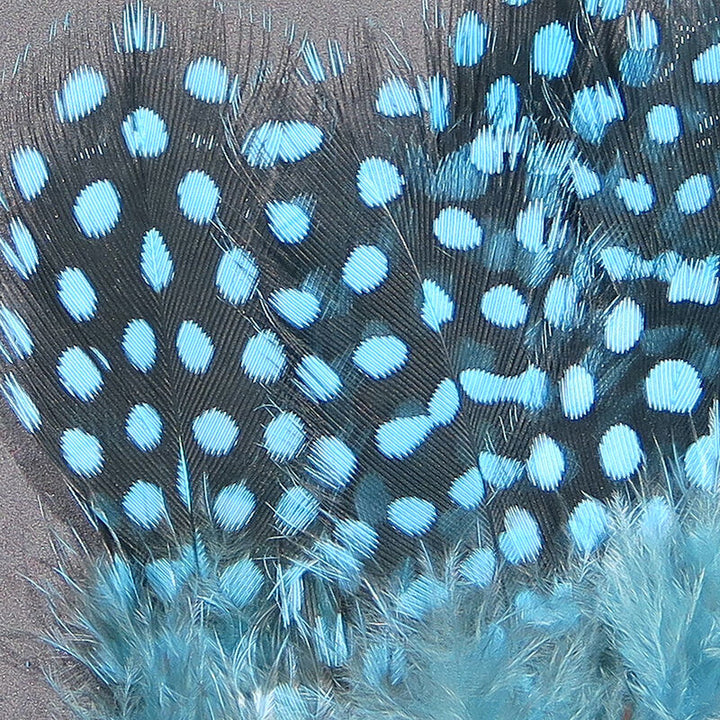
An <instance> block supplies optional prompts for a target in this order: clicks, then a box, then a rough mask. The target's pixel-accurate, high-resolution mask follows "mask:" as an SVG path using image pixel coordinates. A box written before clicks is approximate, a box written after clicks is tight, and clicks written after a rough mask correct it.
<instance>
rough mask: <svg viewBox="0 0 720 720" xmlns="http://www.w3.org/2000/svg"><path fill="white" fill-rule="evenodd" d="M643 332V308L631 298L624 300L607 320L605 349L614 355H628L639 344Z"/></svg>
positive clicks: (611, 312)
mask: <svg viewBox="0 0 720 720" xmlns="http://www.w3.org/2000/svg"><path fill="white" fill-rule="evenodd" d="M643 330H645V316H644V315H643V311H642V308H641V307H640V306H639V305H638V304H637V303H636V302H635V301H634V300H632V299H631V298H623V299H622V300H621V301H620V302H619V303H618V304H617V305H615V307H613V309H612V310H611V311H610V313H609V314H608V316H607V318H606V319H605V347H606V348H607V349H608V350H610V351H611V352H614V353H618V354H621V353H626V352H628V350H631V349H632V348H633V347H635V345H636V344H637V343H638V342H639V340H640V336H641V335H642V333H643Z"/></svg>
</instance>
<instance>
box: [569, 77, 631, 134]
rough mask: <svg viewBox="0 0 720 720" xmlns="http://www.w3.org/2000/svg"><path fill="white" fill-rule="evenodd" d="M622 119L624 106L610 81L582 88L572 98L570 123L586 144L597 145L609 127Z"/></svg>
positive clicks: (615, 87) (615, 86)
mask: <svg viewBox="0 0 720 720" xmlns="http://www.w3.org/2000/svg"><path fill="white" fill-rule="evenodd" d="M624 117H625V105H624V103H623V100H622V97H621V96H620V92H619V90H618V88H617V85H615V83H614V82H613V81H612V80H608V81H607V83H606V84H603V83H596V84H595V85H594V86H593V87H586V88H582V89H581V90H578V91H577V92H576V93H575V95H574V97H573V101H572V107H571V108H570V123H571V124H572V126H573V128H574V129H575V132H577V134H578V135H580V137H581V138H582V139H583V140H585V141H586V142H589V143H592V144H594V145H599V144H600V143H601V142H602V141H603V139H604V138H605V133H606V132H607V130H608V128H609V127H610V125H611V124H612V123H613V122H615V121H616V120H622V119H623V118H624Z"/></svg>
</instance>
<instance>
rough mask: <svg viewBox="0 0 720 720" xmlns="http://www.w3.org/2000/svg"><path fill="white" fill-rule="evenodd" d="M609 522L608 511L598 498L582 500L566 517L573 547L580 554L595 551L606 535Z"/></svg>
mask: <svg viewBox="0 0 720 720" xmlns="http://www.w3.org/2000/svg"><path fill="white" fill-rule="evenodd" d="M609 524H610V522H609V518H608V511H607V510H606V508H605V506H604V505H603V504H602V503H601V502H600V501H599V500H595V499H594V498H590V499H588V500H583V501H582V502H581V503H579V504H578V505H577V506H576V507H575V509H574V510H573V511H572V512H571V513H570V517H569V518H568V532H569V533H570V539H571V540H572V543H573V545H574V546H575V549H576V550H577V551H578V552H579V553H580V554H581V555H589V554H590V553H592V552H593V551H595V550H596V549H597V548H598V547H599V546H600V545H601V544H602V543H603V541H604V540H605V538H606V537H607V536H608V526H609Z"/></svg>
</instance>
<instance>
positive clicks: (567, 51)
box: [532, 21, 575, 80]
mask: <svg viewBox="0 0 720 720" xmlns="http://www.w3.org/2000/svg"><path fill="white" fill-rule="evenodd" d="M574 51H575V45H574V43H573V40H572V37H571V35H570V31H569V30H568V29H567V27H565V25H562V24H561V23H559V22H557V21H555V22H552V23H550V24H549V25H545V26H544V27H541V28H540V29H539V30H538V31H537V32H536V33H535V37H534V38H533V45H532V65H533V70H534V71H535V72H536V73H537V74H538V75H543V76H545V77H546V78H548V79H549V80H554V79H555V78H560V77H564V76H565V75H567V74H568V70H569V69H570V63H571V62H572V58H573V53H574Z"/></svg>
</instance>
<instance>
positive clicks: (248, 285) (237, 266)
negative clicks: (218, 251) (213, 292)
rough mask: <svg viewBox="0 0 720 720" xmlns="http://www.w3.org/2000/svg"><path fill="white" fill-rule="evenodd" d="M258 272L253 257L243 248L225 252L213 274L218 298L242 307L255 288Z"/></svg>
mask: <svg viewBox="0 0 720 720" xmlns="http://www.w3.org/2000/svg"><path fill="white" fill-rule="evenodd" d="M259 275H260V271H259V270H258V266H257V263H256V262H255V259H254V258H253V256H252V255H251V254H250V253H249V252H248V251H247V250H244V249H243V248H238V247H234V248H230V250H225V251H224V252H223V254H222V257H221V258H220V261H219V262H218V266H217V271H216V272H215V285H216V286H217V289H218V292H219V293H220V296H221V297H222V298H223V299H224V300H227V301H228V302H229V303H230V304H231V305H244V304H245V303H246V302H247V301H248V300H249V299H250V296H251V295H252V294H253V291H254V290H255V287H256V286H257V281H258V277H259Z"/></svg>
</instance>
